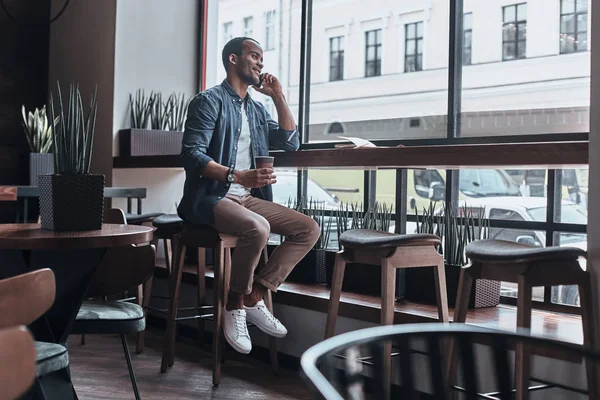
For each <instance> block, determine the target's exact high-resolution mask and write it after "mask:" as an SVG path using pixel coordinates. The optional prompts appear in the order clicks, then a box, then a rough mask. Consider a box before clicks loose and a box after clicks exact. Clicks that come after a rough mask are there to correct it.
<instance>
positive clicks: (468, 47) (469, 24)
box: [462, 13, 473, 65]
mask: <svg viewBox="0 0 600 400" xmlns="http://www.w3.org/2000/svg"><path fill="white" fill-rule="evenodd" d="M472 51H473V13H467V14H465V16H464V18H463V55H462V61H463V65H471V63H472Z"/></svg>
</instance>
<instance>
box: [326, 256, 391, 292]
mask: <svg viewBox="0 0 600 400" xmlns="http://www.w3.org/2000/svg"><path fill="white" fill-rule="evenodd" d="M334 255H335V253H334ZM396 271H397V272H396V274H397V275H400V274H399V271H400V270H396ZM332 280H333V262H332V263H331V267H330V268H327V286H329V287H331V281H332ZM342 291H343V292H352V293H358V294H366V295H369V296H381V266H380V265H371V264H361V263H352V264H346V269H345V271H344V283H342ZM398 292H399V290H396V297H402V295H401V293H398Z"/></svg>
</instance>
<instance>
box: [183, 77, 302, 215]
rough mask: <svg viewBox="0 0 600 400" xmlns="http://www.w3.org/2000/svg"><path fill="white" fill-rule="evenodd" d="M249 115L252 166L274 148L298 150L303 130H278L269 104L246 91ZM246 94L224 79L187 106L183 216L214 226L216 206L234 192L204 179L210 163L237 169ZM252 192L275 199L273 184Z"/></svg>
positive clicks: (227, 187) (270, 199) (225, 183)
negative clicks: (241, 93) (299, 134)
mask: <svg viewBox="0 0 600 400" xmlns="http://www.w3.org/2000/svg"><path fill="white" fill-rule="evenodd" d="M245 101H246V114H247V116H248V124H249V128H250V137H251V139H252V156H253V157H252V168H254V157H255V156H268V155H269V148H272V149H277V150H287V151H296V150H298V147H299V146H300V140H299V138H298V131H297V130H293V131H288V130H284V129H280V128H279V124H278V123H277V122H276V121H274V120H273V119H272V118H271V116H270V115H269V113H268V112H267V110H266V109H265V107H264V106H263V105H262V104H260V103H258V102H257V101H254V100H253V99H252V98H251V97H250V95H246V98H245ZM242 105H243V102H242V98H241V97H240V96H239V95H238V94H237V93H236V92H235V91H234V90H233V88H232V87H231V85H229V83H228V82H227V81H226V80H224V81H223V82H222V83H221V84H220V85H218V86H215V87H212V88H210V89H207V90H205V91H204V92H202V93H199V94H198V95H197V96H196V97H194V98H193V99H192V100H191V102H190V104H189V107H188V114H187V119H186V121H185V131H184V133H183V141H182V145H181V154H180V157H181V163H182V166H183V168H184V169H185V185H184V188H183V198H182V199H181V202H180V204H179V207H178V208H177V213H178V214H179V216H180V217H181V218H182V219H183V220H184V221H187V222H191V223H193V224H213V223H214V207H215V205H216V204H217V202H218V201H219V200H221V199H222V198H223V197H224V196H225V195H226V194H227V191H228V190H229V185H230V184H229V183H227V182H221V181H218V180H214V179H208V178H204V177H202V171H203V170H204V167H205V166H206V164H208V163H209V161H214V162H216V163H218V164H221V165H223V166H226V167H228V168H229V167H231V168H235V165H236V155H237V143H238V139H239V136H240V133H241V129H242V118H241V117H242ZM252 195H253V196H256V197H260V198H262V199H265V200H269V201H272V200H273V192H272V189H271V185H267V186H264V187H262V188H260V189H258V190H257V189H254V190H252Z"/></svg>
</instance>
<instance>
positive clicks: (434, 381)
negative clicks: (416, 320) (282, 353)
mask: <svg viewBox="0 0 600 400" xmlns="http://www.w3.org/2000/svg"><path fill="white" fill-rule="evenodd" d="M390 342H393V343H394V345H395V347H396V349H397V352H396V354H395V355H396V356H397V358H398V361H397V363H395V365H394V366H395V367H396V368H394V369H395V370H396V371H395V372H396V374H395V375H393V378H394V379H393V381H392V385H391V386H386V385H385V382H386V379H385V376H386V375H387V374H388V373H389V371H386V370H385V366H384V365H385V363H384V360H385V359H386V354H384V348H385V347H386V345H387V344H388V343H390ZM450 342H456V343H457V344H458V346H457V348H458V350H459V356H460V364H459V365H460V371H459V372H460V374H459V376H460V378H461V380H460V381H459V382H458V383H457V384H456V385H454V384H451V383H450V382H451V381H454V379H449V378H448V376H447V375H446V374H445V373H444V371H443V369H444V358H445V355H447V349H448V346H449V343H450ZM517 345H526V346H527V347H529V348H530V349H532V350H535V351H536V352H538V351H544V353H543V354H544V355H545V357H550V358H553V357H560V359H565V360H569V362H582V361H584V360H585V361H586V362H587V363H588V364H589V363H593V364H598V363H599V362H600V352H598V351H594V350H591V349H589V348H587V347H585V346H579V345H575V344H571V343H565V342H560V341H555V340H551V339H547V338H541V337H535V336H531V335H529V333H528V331H525V330H519V331H518V332H517V333H512V332H501V331H497V330H490V329H485V328H480V327H475V326H470V325H464V324H458V323H453V324H451V325H444V324H439V323H430V324H406V325H392V326H381V327H375V328H369V329H361V330H357V331H353V332H349V333H345V334H342V335H338V336H334V337H332V338H331V339H327V340H325V341H323V342H320V343H318V344H316V345H314V346H313V347H311V348H309V349H308V350H307V351H306V352H305V353H304V354H303V355H302V358H301V361H300V363H301V366H302V375H303V378H304V380H305V382H306V383H307V386H308V387H309V389H310V390H311V392H312V394H313V397H314V398H319V399H321V398H324V399H327V400H330V399H336V400H337V399H345V398H350V399H370V398H373V399H378V400H379V399H380V400H387V399H390V398H400V399H416V398H420V397H419V396H420V393H419V392H423V390H424V388H423V384H424V383H425V384H426V383H429V385H427V386H428V388H426V389H427V391H428V392H429V393H430V394H433V398H435V399H451V398H456V397H457V396H456V395H457V394H458V393H461V394H462V396H460V397H458V398H461V399H462V398H466V399H469V400H471V399H481V398H487V399H502V400H508V399H512V398H513V395H514V393H515V390H514V385H513V382H512V381H513V377H514V374H513V373H512V371H511V365H512V364H514V363H513V362H511V360H512V357H511V353H512V352H513V351H514V348H515V346H517ZM419 355H421V356H419ZM569 365H572V364H569ZM426 375H428V376H426ZM492 378H493V379H492ZM483 379H488V380H493V382H489V383H491V384H492V385H493V386H494V389H493V391H492V392H488V393H480V389H481V388H480V380H483ZM532 380H537V381H538V382H541V383H542V384H541V385H538V387H536V390H545V389H550V388H558V389H562V390H567V391H571V392H573V393H579V394H588V392H587V391H586V390H585V389H582V388H578V387H573V386H569V385H568V384H565V383H564V382H552V381H550V380H548V379H541V378H532ZM400 382H401V383H402V384H401V386H400V385H398V383H400ZM394 383H395V384H396V385H397V386H396V385H394ZM419 389H420V390H419ZM546 394H548V393H546ZM549 398H552V397H551V396H550V397H549ZM590 399H591V397H590Z"/></svg>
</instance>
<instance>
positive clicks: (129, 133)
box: [119, 129, 183, 156]
mask: <svg viewBox="0 0 600 400" xmlns="http://www.w3.org/2000/svg"><path fill="white" fill-rule="evenodd" d="M182 139H183V132H179V131H159V130H152V129H121V130H120V131H119V155H120V156H164V155H174V154H175V155H176V154H179V153H180V152H181V141H182Z"/></svg>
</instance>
